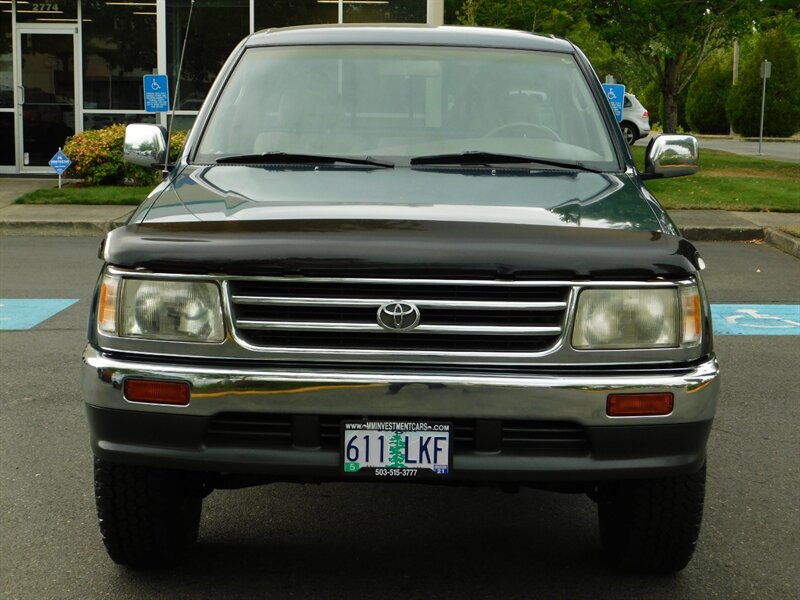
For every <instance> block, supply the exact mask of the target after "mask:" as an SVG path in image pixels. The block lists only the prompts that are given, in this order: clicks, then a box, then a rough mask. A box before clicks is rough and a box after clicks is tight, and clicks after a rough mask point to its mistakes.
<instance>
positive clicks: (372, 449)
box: [342, 420, 452, 478]
mask: <svg viewBox="0 0 800 600" xmlns="http://www.w3.org/2000/svg"><path fill="white" fill-rule="evenodd" d="M450 431H451V425H450V423H432V422H426V421H369V420H365V421H347V422H345V423H343V425H342V470H343V471H344V473H345V474H346V475H366V476H372V477H397V478H414V477H443V476H446V475H447V474H448V473H449V472H450V464H451V456H452V437H451V435H450Z"/></svg>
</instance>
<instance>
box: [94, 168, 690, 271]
mask: <svg viewBox="0 0 800 600" xmlns="http://www.w3.org/2000/svg"><path fill="white" fill-rule="evenodd" d="M165 187H166V186H165ZM565 199H567V200H565ZM378 200H379V201H378ZM659 210H660V208H659V207H658V205H657V204H653V205H651V203H650V201H649V200H648V199H647V198H646V197H645V196H643V194H642V190H641V189H640V188H638V187H637V186H636V184H635V183H634V182H633V181H631V180H630V179H628V178H627V177H625V176H615V175H610V174H594V173H574V172H565V171H552V172H538V173H535V174H534V173H529V172H527V171H525V172H523V173H522V174H521V173H520V171H515V170H508V171H502V170H497V171H494V172H493V171H491V170H489V169H476V170H472V171H466V172H465V171H463V170H462V171H446V170H445V171H442V170H419V171H417V170H409V169H394V170H391V169H387V170H365V169H346V170H345V169H340V168H336V169H327V170H319V171H313V170H309V169H308V168H304V169H274V168H258V167H239V166H224V167H206V168H199V169H191V168H189V169H186V170H185V171H184V172H183V173H182V174H181V175H180V176H178V177H177V178H176V179H175V180H174V182H173V185H171V186H168V187H167V189H165V191H164V192H163V193H162V194H161V195H160V196H159V197H158V199H157V200H156V201H155V202H154V203H152V204H151V205H150V206H149V207H148V208H144V207H143V208H142V210H140V211H139V212H138V213H137V214H136V215H134V217H133V218H132V221H131V223H130V224H129V225H127V226H126V227H123V228H120V229H117V230H115V231H113V232H112V233H111V234H109V237H108V239H107V242H106V246H105V253H104V258H105V259H106V261H107V262H109V263H111V264H114V265H117V266H120V267H130V268H147V269H150V270H154V271H165V272H184V273H219V274H248V275H255V274H261V275H305V276H326V275H327V276H342V275H348V276H351V277H385V276H395V277H445V278H458V277H477V278H489V279H494V278H498V277H499V278H508V279H531V278H537V279H540V278H551V277H554V278H570V279H574V278H581V277H592V278H595V279H596V278H604V279H605V278H609V279H610V278H626V279H627V278H629V279H641V278H652V277H657V276H663V277H669V278H674V277H681V276H683V275H685V274H687V273H691V272H694V271H695V270H696V258H695V257H696V251H695V249H694V247H693V246H692V245H691V244H689V243H688V242H687V241H686V240H683V239H682V238H680V237H678V236H676V235H673V233H674V230H672V229H671V225H670V223H669V221H668V219H667V218H666V217H665V216H663V215H659V212H658V211H659ZM665 229H667V230H668V231H669V233H665V232H664V230H665Z"/></svg>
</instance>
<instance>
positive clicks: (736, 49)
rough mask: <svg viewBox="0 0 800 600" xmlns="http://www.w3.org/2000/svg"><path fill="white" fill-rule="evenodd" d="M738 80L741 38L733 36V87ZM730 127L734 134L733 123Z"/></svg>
mask: <svg viewBox="0 0 800 600" xmlns="http://www.w3.org/2000/svg"><path fill="white" fill-rule="evenodd" d="M737 81H739V38H733V87H736V82H737ZM730 128H731V136H733V135H734V131H733V125H731V126H730Z"/></svg>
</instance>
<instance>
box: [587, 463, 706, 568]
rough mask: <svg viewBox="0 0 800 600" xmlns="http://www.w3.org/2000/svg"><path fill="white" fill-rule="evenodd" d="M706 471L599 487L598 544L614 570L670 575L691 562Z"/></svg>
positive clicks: (701, 507) (700, 512) (698, 529)
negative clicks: (619, 567) (621, 569)
mask: <svg viewBox="0 0 800 600" xmlns="http://www.w3.org/2000/svg"><path fill="white" fill-rule="evenodd" d="M705 482H706V467H705V465H703V468H702V469H700V470H699V471H697V472H696V473H690V474H688V475H680V476H677V477H666V478H662V479H643V480H636V481H622V482H616V483H612V484H603V485H601V486H600V487H599V489H598V497H597V498H596V499H597V510H598V517H599V522H600V539H601V543H602V546H603V550H604V551H605V553H606V555H607V556H608V558H609V559H610V560H611V562H612V563H613V564H615V565H617V566H621V567H623V568H627V569H631V570H636V571H644V572H650V573H674V572H676V571H680V570H681V569H683V568H684V567H685V566H686V565H687V564H689V561H690V560H691V558H692V554H694V549H695V546H696V545H697V537H698V535H699V533H700V522H701V520H702V517H703V501H704V498H705Z"/></svg>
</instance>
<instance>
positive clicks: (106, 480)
mask: <svg viewBox="0 0 800 600" xmlns="http://www.w3.org/2000/svg"><path fill="white" fill-rule="evenodd" d="M202 489H203V488H202V483H200V482H199V480H198V479H197V478H196V475H195V474H193V473H189V472H183V471H168V470H165V469H153V468H148V467H142V466H133V465H126V464H121V463H115V462H111V461H106V460H101V459H99V458H95V459H94V490H95V500H96V502H97V516H98V519H99V521H100V532H101V534H102V536H103V543H104V544H105V547H106V551H107V552H108V555H109V556H110V557H111V559H112V560H113V561H114V562H116V563H117V564H120V565H125V566H129V567H139V568H149V567H161V566H169V565H172V564H174V563H175V562H177V561H178V560H179V559H180V557H181V556H182V555H183V554H184V553H185V552H186V550H187V549H188V548H189V547H190V546H191V545H192V544H194V542H195V540H196V539H197V535H198V532H199V527H200V512H201V509H202V503H203V494H202Z"/></svg>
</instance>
